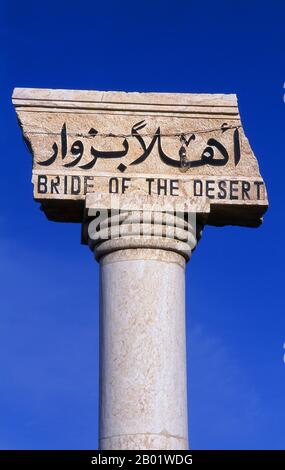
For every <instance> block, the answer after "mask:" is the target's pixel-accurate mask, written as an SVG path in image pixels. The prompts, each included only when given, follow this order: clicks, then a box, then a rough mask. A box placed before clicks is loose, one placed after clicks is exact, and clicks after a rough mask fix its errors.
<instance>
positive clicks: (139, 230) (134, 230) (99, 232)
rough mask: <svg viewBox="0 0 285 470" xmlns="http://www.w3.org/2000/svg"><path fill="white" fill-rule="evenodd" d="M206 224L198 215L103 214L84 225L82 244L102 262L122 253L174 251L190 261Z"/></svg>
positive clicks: (109, 212)
mask: <svg viewBox="0 0 285 470" xmlns="http://www.w3.org/2000/svg"><path fill="white" fill-rule="evenodd" d="M202 228H203V224H202V223H201V220H199V217H197V215H196V214H195V213H188V214H179V215H178V214H175V213H174V214H171V213H167V212H143V211H122V212H119V213H116V214H114V213H113V212H111V211H106V212H105V213H103V214H101V213H100V212H99V211H98V213H97V214H96V216H95V217H94V218H89V220H87V222H85V224H83V230H82V241H83V243H85V244H88V245H89V247H90V249H91V250H92V251H93V252H94V255H95V258H96V259H97V261H99V260H100V259H101V258H102V257H103V256H105V255H108V254H110V253H113V252H115V251H120V250H142V249H144V250H150V252H151V253H152V255H154V251H155V250H160V251H171V252H173V253H177V254H179V255H181V256H182V257H183V258H184V259H185V261H188V260H189V258H190V256H191V253H192V251H193V250H194V249H195V247H196V245H197V242H198V240H199V239H200V237H201V233H202Z"/></svg>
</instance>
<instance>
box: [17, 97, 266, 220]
mask: <svg viewBox="0 0 285 470" xmlns="http://www.w3.org/2000/svg"><path fill="white" fill-rule="evenodd" d="M13 103H14V105H15V107H16V111H17V115H18V118H19V121H20V124H21V126H22V128H23V133H24V138H25V140H26V142H27V144H28V146H29V148H30V149H31V151H32V153H33V183H34V197H35V199H36V200H37V201H40V202H41V204H42V208H43V210H44V211H45V213H46V215H47V217H48V218H50V219H52V220H58V221H76V222H82V221H83V220H84V217H85V212H84V208H85V199H86V194H90V193H94V194H96V195H102V197H103V198H105V200H106V196H108V195H110V194H114V193H116V194H117V195H121V194H123V195H124V198H125V199H127V198H128V197H129V198H132V201H134V200H135V198H139V197H140V196H143V197H148V196H149V197H150V198H151V200H152V201H153V203H156V202H157V201H158V198H157V196H164V197H167V199H172V200H173V201H174V200H175V198H183V199H184V200H185V201H188V200H191V199H192V200H199V198H201V199H203V200H204V201H205V200H206V201H207V202H208V206H209V207H210V210H207V211H206V213H207V223H209V224H214V225H224V224H237V225H247V226H257V225H259V223H260V221H261V217H262V215H263V213H264V212H265V210H266V209H267V206H268V201H267V195H266V188H265V185H264V183H263V180H262V178H261V176H260V173H259V168H258V163H257V160H256V158H255V156H254V154H253V152H252V150H251V148H250V145H249V143H248V140H247V138H246V137H245V134H244V131H243V129H242V125H241V121H240V116H239V111H238V107H237V100H236V96H235V95H204V94H171V93H123V92H99V91H74V90H44V89H21V88H16V89H15V90H14V93H13ZM130 200H131V199H130ZM198 206H199V207H200V206H201V204H198ZM198 212H199V211H198Z"/></svg>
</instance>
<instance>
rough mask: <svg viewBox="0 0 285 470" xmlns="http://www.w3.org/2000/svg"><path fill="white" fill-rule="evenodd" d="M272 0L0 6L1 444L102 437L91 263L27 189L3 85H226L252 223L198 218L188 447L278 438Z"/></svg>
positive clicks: (282, 109)
mask: <svg viewBox="0 0 285 470" xmlns="http://www.w3.org/2000/svg"><path fill="white" fill-rule="evenodd" d="M284 18H285V4H284V2H283V1H282V0H272V1H270V2H269V1H265V2H260V1H257V0H250V1H248V0H240V1H238V2H236V1H233V0H227V1H226V0H224V1H221V0H216V1H210V0H209V1H208V0H205V1H201V2H197V1H195V2H194V1H192V0H188V1H186V0H176V1H167V0H155V1H153V0H152V1H150V0H144V1H142V2H131V1H123V0H122V1H108V0H106V1H96V0H93V1H84V0H82V1H73V0H70V1H56V2H55V1H53V0H50V1H49V2H39V1H38V0H35V1H30V0H27V1H12V0H1V2H0V51H1V61H0V73H1V75H0V76H1V80H0V98H1V100H0V103H1V111H0V125H1V133H0V145H1V174H0V178H1V185H0V191H1V198H0V207H1V210H0V448H1V449H90V448H93V449H94V448H96V446H97V435H98V413H97V409H98V406H97V402H98V265H97V264H96V262H95V261H94V260H93V257H92V254H91V252H89V251H88V249H87V248H86V247H84V246H81V245H80V227H79V226H78V225H69V224H60V223H51V222H48V221H47V220H46V219H45V216H44V215H43V214H42V213H41V212H40V210H39V207H38V205H37V204H36V203H35V202H33V199H32V185H31V182H30V180H31V158H30V155H29V154H28V152H27V150H26V148H25V146H24V144H23V142H22V139H21V133H20V130H19V128H18V125H17V122H16V117H15V113H14V110H13V107H12V105H11V94H12V90H13V88H14V87H15V86H18V87H19V86H20V87H46V88H71V89H74V88H75V89H76V88H77V89H95V90H126V91H162V92H163V91H164V92H195V93H200V92H201V93H237V95H238V99H239V107H240V112H241V116H242V121H243V124H244V129H245V132H246V134H247V136H248V138H249V140H250V143H251V146H252V148H253V150H254V152H255V153H256V155H257V157H258V159H259V163H260V168H261V172H262V175H263V177H264V179H265V181H266V183H267V188H268V193H269V198H270V204H271V206H270V209H269V211H268V213H267V215H266V217H265V221H264V225H263V226H262V227H261V228H259V229H247V228H238V227H226V228H214V227H207V228H206V229H205V231H204V234H203V237H202V240H201V242H200V244H199V246H198V248H197V251H196V252H195V253H194V255H193V258H192V259H191V261H190V263H189V264H188V268H187V322H188V327H187V329H188V356H189V360H188V367H189V370H188V383H189V418H190V419H189V423H190V426H189V428H190V442H191V447H192V448H193V449H248V448H249V449H250V448H254V449H264V448H267V449H284V448H285V433H284V423H285V407H284V397H285V364H284V362H283V354H284V352H285V350H283V343H284V342H285V320H284V313H285V312H284V311H285V308H284V290H285V289H284V270H283V266H284V264H285V259H284V237H285V230H284V229H285V223H284V218H283V214H284V199H285V194H284V193H285V188H284V183H285V180H284V172H285V155H284V116H285V104H284V101H283V93H284V91H285V90H283V83H284V81H285V67H284Z"/></svg>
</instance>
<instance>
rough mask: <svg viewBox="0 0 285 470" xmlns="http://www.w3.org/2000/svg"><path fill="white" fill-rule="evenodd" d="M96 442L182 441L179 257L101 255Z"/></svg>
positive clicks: (178, 444) (166, 445) (124, 445)
mask: <svg viewBox="0 0 285 470" xmlns="http://www.w3.org/2000/svg"><path fill="white" fill-rule="evenodd" d="M100 269H101V300H100V334H101V336H100V338H101V344H100V449H187V448H188V425H187V384H186V377H187V375H186V339H185V259H184V257H183V256H182V255H180V254H178V253H175V252H174V251H167V250H163V249H151V248H134V249H122V250H119V251H113V252H111V253H109V254H106V255H105V256H102V258H101V259H100Z"/></svg>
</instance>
